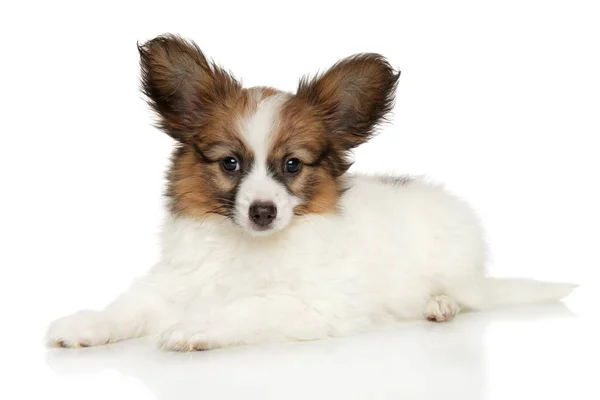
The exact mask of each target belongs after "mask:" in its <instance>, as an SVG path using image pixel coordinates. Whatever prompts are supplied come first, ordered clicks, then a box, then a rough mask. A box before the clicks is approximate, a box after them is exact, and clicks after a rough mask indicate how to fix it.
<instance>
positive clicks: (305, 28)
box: [0, 0, 600, 400]
mask: <svg viewBox="0 0 600 400" xmlns="http://www.w3.org/2000/svg"><path fill="white" fill-rule="evenodd" d="M599 20H600V13H599V12H598V4H597V1H588V2H585V1H562V2H556V1H539V2H536V1H524V0H520V1H506V0H505V1H501V2H493V3H492V2H482V1H413V2H408V3H405V2H396V1H394V2H392V1H390V2H382V1H375V0H369V1H361V2H350V1H345V2H338V3H337V4H333V2H326V1H316V2H313V1H302V2H298V3H294V4H289V3H287V2H283V1H280V2H273V3H261V2H257V1H252V2H249V1H246V2H239V3H238V4H234V3H232V2H218V1H213V2H202V1H193V2H189V3H187V4H178V3H176V2H174V1H162V2H151V1H143V2H142V1H138V2H133V1H131V2H126V1H120V2H115V3H110V2H107V1H104V2H97V3H96V4H92V3H91V2H73V3H72V4H67V3H65V2H55V1H46V2H42V1H39V2H27V1H21V2H18V3H17V2H12V4H10V3H9V2H3V3H2V6H0V29H1V34H2V39H1V40H2V46H1V48H0V57H1V60H0V85H1V87H0V106H1V107H0V113H1V114H0V118H1V120H0V123H1V125H0V167H1V168H0V178H1V181H0V182H1V186H0V187H1V188H2V189H1V190H2V194H1V196H0V201H1V202H2V203H1V208H0V213H1V214H0V217H1V219H0V235H1V237H0V239H1V240H0V246H1V247H0V253H1V258H0V260H1V263H2V265H1V266H0V267H1V268H2V272H1V275H0V289H1V290H0V300H1V301H0V307H1V313H0V315H1V319H0V335H1V336H0V339H2V340H1V343H3V344H4V346H3V349H2V350H1V351H0V365H1V366H2V375H1V376H2V378H0V380H1V381H2V383H1V384H0V398H2V399H13V398H61V399H64V400H67V399H82V398H84V399H107V398H114V399H120V398H127V399H155V398H160V399H178V398H193V399H200V398H211V399H214V398H228V397H231V398H239V397H242V396H243V397H244V398H260V399H265V398H278V399H290V398H320V397H330V398H365V399H373V398H409V399H416V398H436V399H438V398H441V397H444V398H457V399H478V398H490V399H508V398H510V399H521V398H524V399H531V398H544V399H553V398H556V399H559V398H560V399H565V398H570V399H585V398H590V399H591V398H600V397H595V396H597V395H598V385H597V373H598V367H597V365H594V366H588V365H587V364H586V363H587V362H591V361H594V360H597V359H598V356H599V355H600V352H599V351H598V346H599V345H598V342H597V337H600V331H599V329H598V327H597V323H596V321H595V320H596V318H597V316H596V314H597V313H598V309H599V308H600V300H598V294H597V293H598V289H600V273H599V268H600V252H599V239H600V233H599V232H600V228H599V227H600V211H599V207H598V204H599V203H600V191H599V189H598V186H599V179H598V174H599V173H600V157H599V154H598V153H599V150H600V146H599V141H598V136H599V134H600V115H599V114H600V47H599V46H600V44H599V43H600V24H599V23H598V21H599ZM164 32H177V33H180V34H182V35H184V36H186V37H189V38H192V39H194V40H195V41H196V42H197V43H198V44H199V45H200V47H201V48H202V49H203V50H204V51H205V52H206V53H207V54H208V55H210V56H212V57H213V58H215V59H216V60H217V61H218V62H219V63H220V64H222V65H224V66H225V67H226V68H227V69H230V70H231V71H233V72H234V74H235V75H236V76H237V77H240V78H242V79H243V82H244V84H245V85H247V86H253V85H270V86H274V87H278V88H280V89H284V90H290V91H293V90H294V89H295V86H296V84H297V80H298V78H299V77H300V76H301V75H303V74H305V73H311V72H316V71H317V70H319V69H323V68H326V67H327V66H329V65H331V64H332V63H333V62H335V61H336V60H338V59H339V58H342V57H345V56H348V55H350V54H353V53H356V52H363V51H369V52H380V53H383V54H384V55H386V56H387V57H388V59H389V60H390V61H391V62H392V63H393V64H394V65H396V66H398V67H399V68H400V69H401V70H402V77H401V79H400V84H399V88H398V97H397V99H398V100H397V106H396V109H395V117H394V118H393V119H392V123H391V124H389V125H387V126H385V127H384V129H382V133H381V135H380V136H379V137H377V138H376V139H375V140H373V141H372V142H371V143H369V144H367V145H365V146H364V147H362V148H360V149H359V150H358V151H357V153H356V164H355V166H354V170H355V171H368V172H392V171H393V172H396V173H403V174H416V175H423V174H425V175H428V176H430V177H432V178H433V179H435V180H438V181H441V182H444V183H445V184H446V186H447V187H448V188H449V189H450V190H452V191H454V192H456V193H459V194H460V195H461V196H463V197H465V198H466V199H467V200H468V201H469V202H470V203H471V204H472V205H473V206H474V207H475V208H476V209H477V210H478V212H479V213H480V215H481V217H482V219H483V221H484V224H485V226H486V228H487V231H488V233H489V241H490V245H491V250H492V252H493V260H492V262H491V263H490V268H489V269H490V271H491V273H492V274H494V275H504V276H524V277H533V278H537V279H545V280H557V281H558V280H560V281H570V282H575V283H579V284H581V285H582V286H581V287H580V288H579V289H578V291H577V292H576V293H575V294H573V295H572V296H571V297H569V298H568V299H567V301H566V306H568V308H569V309H570V311H569V310H568V309H566V308H564V307H561V306H560V305H551V306H547V307H541V308H540V307H537V308H527V309H523V310H513V311H507V312H502V313H490V314H486V315H475V314H471V315H463V316H461V317H460V318H458V319H457V320H456V321H454V322H453V323H452V324H447V325H435V324H425V323H421V322H418V323H416V322H415V323H407V324H403V325H400V326H397V327H392V328H391V330H390V331H389V332H376V333H373V334H372V335H366V336H364V337H360V338H354V339H347V340H336V341H325V342H315V343H307V344H289V345H275V346H262V347H256V348H239V349H229V350H219V351H214V352H208V353H197V354H193V355H187V354H165V353H160V352H158V351H155V350H154V349H153V348H152V346H151V345H150V344H147V343H143V342H142V343H137V344H135V343H133V344H132V343H129V344H127V343H125V344H122V345H116V346H111V347H108V348H100V349H84V350H81V351H78V350H75V351H64V350H57V351H47V350H46V349H45V348H44V347H43V346H42V344H41V343H42V338H43V335H44V330H45V328H46V326H47V324H48V323H49V322H50V321H51V320H53V319H54V318H57V317H60V316H63V315H65V314H68V313H71V312H73V311H76V310H78V309H80V308H98V307H102V306H104V305H105V304H106V303H107V302H108V301H110V300H111V299H112V298H113V297H114V296H115V295H116V294H118V293H119V292H120V291H121V290H123V289H124V288H126V286H127V285H128V283H129V282H130V281H131V279H132V278H133V277H135V276H137V275H140V274H143V273H144V271H145V270H146V269H147V268H148V267H149V266H151V265H152V263H153V262H154V261H155V259H156V256H157V245H156V244H157V241H156V237H155V236H156V232H157V228H158V226H159V223H160V220H161V216H162V215H163V208H162V198H161V193H162V190H163V183H164V181H163V173H164V170H165V167H166V163H167V160H168V156H169V153H170V150H171V148H172V142H171V140H170V139H169V138H168V137H167V136H166V135H164V134H162V133H160V132H158V131H157V130H155V129H154V128H152V127H151V115H150V113H149V111H148V108H147V106H146V105H145V103H144V101H143V100H142V98H141V95H140V94H139V92H138V77H139V75H138V74H139V71H138V54H137V49H136V41H138V40H139V41H144V40H148V39H151V38H152V37H154V36H156V35H158V34H160V33H164ZM594 370H595V372H594Z"/></svg>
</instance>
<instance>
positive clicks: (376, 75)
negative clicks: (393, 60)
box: [297, 53, 400, 150]
mask: <svg viewBox="0 0 600 400" xmlns="http://www.w3.org/2000/svg"><path fill="white" fill-rule="evenodd" d="M399 77H400V73H399V72H398V73H396V72H395V71H394V69H393V68H392V67H391V66H390V64H389V63H388V62H387V61H386V59H385V58H384V57H383V56H381V55H379V54H372V53H367V54H357V55H354V56H352V57H348V58H345V59H343V60H341V61H339V62H338V63H336V64H335V65H334V66H333V67H331V68H330V69H329V70H328V71H326V72H325V73H324V74H321V75H317V76H315V77H314V78H312V79H311V78H307V77H304V78H302V79H301V80H300V84H299V85H298V91H297V96H298V97H300V98H303V99H305V100H307V101H308V102H309V103H311V104H313V105H314V106H316V107H317V108H318V110H319V111H320V113H321V114H322V116H323V118H324V120H325V122H326V125H327V128H328V130H329V132H330V134H331V135H332V136H333V138H334V140H335V141H336V142H339V144H340V145H341V146H342V147H343V148H345V149H347V150H349V149H352V148H354V147H356V146H358V145H360V144H362V143H364V142H366V141H367V140H369V139H370V138H371V137H372V135H373V133H374V131H375V128H376V127H377V124H379V123H380V122H382V121H383V119H384V118H385V115H386V114H387V113H388V112H389V111H391V109H392V108H393V106H394V93H395V91H396V86H397V83H398V78H399Z"/></svg>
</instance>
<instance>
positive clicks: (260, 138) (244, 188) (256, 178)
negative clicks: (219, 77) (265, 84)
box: [235, 91, 299, 232]
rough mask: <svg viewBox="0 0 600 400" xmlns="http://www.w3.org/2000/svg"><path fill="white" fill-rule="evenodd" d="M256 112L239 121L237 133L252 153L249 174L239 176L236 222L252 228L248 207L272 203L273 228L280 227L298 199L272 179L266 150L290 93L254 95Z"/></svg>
mask: <svg viewBox="0 0 600 400" xmlns="http://www.w3.org/2000/svg"><path fill="white" fill-rule="evenodd" d="M255 95H256V96H257V101H258V105H257V108H256V111H255V112H254V113H253V114H251V115H250V116H249V117H248V118H246V119H244V120H242V121H241V123H240V133H241V135H242V136H243V137H244V139H245V141H246V143H247V144H248V146H249V147H250V149H251V150H252V152H253V154H254V162H253V163H252V167H251V169H250V171H248V174H247V175H246V176H245V177H244V178H243V179H242V182H241V183H240V187H239V190H238V193H237V196H236V217H235V219H236V221H237V223H238V224H239V225H241V226H243V227H246V229H248V230H249V231H251V232H252V231H253V228H252V225H251V223H250V222H249V219H248V210H249V206H250V205H251V204H252V203H254V202H272V203H274V204H275V207H276V208H277V217H276V218H275V221H274V223H273V227H272V228H273V229H272V230H279V229H283V228H284V227H285V226H287V225H288V224H289V223H290V221H291V219H292V216H293V213H294V207H295V206H296V205H298V204H299V199H297V198H296V197H294V196H292V195H291V194H289V193H288V191H287V188H286V187H285V186H284V185H283V184H282V183H281V182H278V181H277V180H275V179H274V178H273V177H272V176H271V175H270V174H269V169H268V165H267V162H268V155H269V154H268V153H269V148H270V147H271V142H272V140H273V136H274V134H275V132H276V129H277V125H278V121H279V118H280V113H281V107H282V105H283V103H285V102H286V101H287V100H288V99H289V97H290V95H289V94H288V93H279V94H275V95H272V96H269V97H266V98H264V99H263V98H262V93H261V91H258V92H257V93H256V94H255Z"/></svg>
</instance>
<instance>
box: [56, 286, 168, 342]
mask: <svg viewBox="0 0 600 400" xmlns="http://www.w3.org/2000/svg"><path fill="white" fill-rule="evenodd" d="M169 315H170V313H169V312H168V310H167V307H166V302H165V301H164V300H162V298H161V297H160V296H159V294H158V293H156V291H155V290H153V289H152V288H151V287H149V286H146V285H144V284H137V285H134V286H133V287H132V288H131V289H130V290H129V291H127V292H125V293H124V294H122V295H121V296H120V297H118V298H117V299H116V300H115V301H114V302H113V303H112V304H111V305H109V306H108V307H107V308H106V309H105V310H103V311H91V310H83V311H79V312H77V313H75V314H73V315H70V316H67V317H64V318H60V319H57V320H56V321H54V322H53V323H52V324H50V327H49V329H48V332H47V334H46V343H47V344H48V345H49V346H53V347H90V346H100V345H104V344H108V343H112V342H117V341H120V340H125V339H132V338H136V337H141V336H144V335H147V334H149V333H152V332H156V331H157V330H158V331H160V330H162V329H164V327H165V326H168V324H170V323H171V321H169V320H168V318H169ZM167 321H169V322H167Z"/></svg>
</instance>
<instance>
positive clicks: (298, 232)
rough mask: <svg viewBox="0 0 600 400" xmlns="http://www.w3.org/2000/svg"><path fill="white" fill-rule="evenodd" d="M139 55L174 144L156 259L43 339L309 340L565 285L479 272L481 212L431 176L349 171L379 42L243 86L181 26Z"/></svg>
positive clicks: (389, 88)
mask: <svg viewBox="0 0 600 400" xmlns="http://www.w3.org/2000/svg"><path fill="white" fill-rule="evenodd" d="M140 54H141V60H142V61H141V64H142V82H143V90H144V92H145V93H146V95H147V96H148V98H149V102H150V104H151V105H152V107H153V108H154V109H155V110H156V111H157V114H158V115H159V118H160V119H159V127H160V128H161V129H163V130H164V131H165V132H166V133H168V134H169V135H170V136H172V137H173V138H175V139H176V140H177V141H178V142H179V145H178V147H177V149H176V150H175V152H174V155H173V160H172V166H171V169H170V171H169V174H168V188H167V195H168V198H169V207H170V209H169V213H168V216H167V217H166V219H165V222H164V225H163V229H162V236H161V246H162V255H161V260H160V262H159V263H158V264H157V265H156V266H155V267H154V268H153V269H152V270H151V271H150V273H149V274H148V275H147V276H146V277H144V278H142V279H140V280H138V281H137V282H135V283H134V284H133V286H132V287H131V288H130V290H129V291H127V292H126V293H125V294H123V295H122V296H121V297H119V298H118V299H117V300H115V301H114V302H113V303H112V304H111V305H109V306H108V307H107V308H106V309H105V310H103V311H82V312H79V313H77V314H74V315H72V316H69V317H66V318H63V319H60V320H57V321H55V322H54V323H53V324H52V325H51V327H50V330H49V332H48V341H49V343H50V344H53V345H59V346H63V347H85V346H92V345H101V344H106V343H109V342H114V341H118V340H123V339H129V338H134V337H139V336H143V335H149V334H159V335H160V336H159V344H160V346H161V347H163V348H165V349H169V350H206V349H213V348H218V347H225V346H231V345H239V344H250V343H264V342H276V341H289V340H314V339H320V338H326V337H335V336H346V335H351V334H354V333H357V332H361V331H364V330H367V329H372V328H373V327H374V326H378V325H382V324H387V323H390V322H392V321H397V320H406V319H417V318H422V317H425V318H427V319H430V320H435V321H445V320H449V319H451V318H452V317H453V316H454V315H455V314H456V313H458V312H459V310H460V309H461V308H462V309H475V310H477V309H485V308H489V307H493V306H498V305H502V304H511V303H527V302H535V301H542V300H549V299H555V298H560V297H562V296H565V295H566V294H567V293H569V291H570V290H571V289H572V286H571V285H566V284H551V283H541V282H533V281H523V280H498V279H492V278H487V277H485V276H484V266H485V259H486V249H485V242H484V236H483V233H482V230H481V228H480V224H479V222H478V220H477V218H476V216H475V214H474V213H473V212H472V210H471V209H470V208H469V206H468V205H466V204H465V203H464V202H463V201H461V200H460V199H458V198H456V197H454V196H453V195H450V194H448V193H447V192H446V191H444V190H443V189H442V188H440V187H439V186H436V185H432V184H430V183H427V182H425V181H422V180H416V179H407V178H398V179H393V178H389V177H368V176H354V175H350V174H348V173H347V170H348V168H349V166H350V164H351V163H350V161H349V159H348V152H349V151H350V150H351V149H353V148H354V147H356V146H358V145H360V144H361V143H364V142H365V141H367V140H368V139H369V138H370V137H371V135H372V134H373V132H374V129H375V127H376V125H377V124H378V123H380V122H381V121H382V119H383V118H384V116H385V114H386V113H387V112H388V111H389V110H390V109H391V108H392V105H393V93H394V90H395V87H396V83H397V79H398V74H397V73H395V72H394V70H393V69H392V68H391V67H390V66H389V64H388V63H387V61H385V59H383V58H382V57H381V56H378V55H373V54H366V55H358V56H354V57H351V58H349V59H346V60H342V61H341V62H339V63H338V64H336V65H335V66H334V67H332V68H331V69H330V70H329V71H327V72H326V73H325V74H322V75H320V76H317V77H315V78H313V79H312V80H309V79H303V80H302V81H301V82H300V85H299V88H298V91H297V93H296V94H290V93H282V92H279V91H277V90H274V89H271V88H250V89H243V88H242V87H241V85H240V84H239V83H238V82H237V81H236V80H235V79H233V78H232V77H231V76H230V75H229V74H227V73H225V72H224V71H223V70H222V69H220V68H218V67H217V66H216V65H215V64H213V63H211V62H209V61H208V60H207V59H206V58H205V57H204V55H203V54H202V53H201V52H200V50H199V49H198V48H197V47H196V46H195V44H193V43H191V42H187V41H185V40H182V39H180V38H178V37H175V36H163V37H159V38H157V39H154V40H153V41H150V42H149V43H147V44H145V45H143V46H140Z"/></svg>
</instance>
